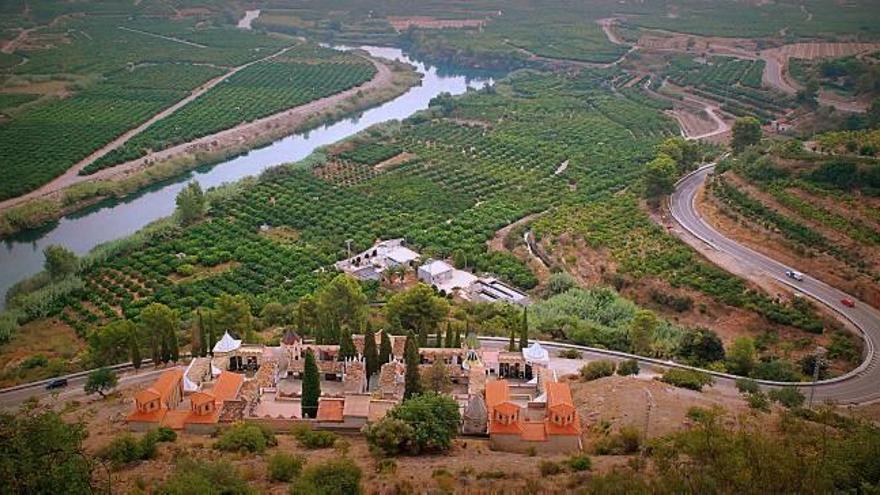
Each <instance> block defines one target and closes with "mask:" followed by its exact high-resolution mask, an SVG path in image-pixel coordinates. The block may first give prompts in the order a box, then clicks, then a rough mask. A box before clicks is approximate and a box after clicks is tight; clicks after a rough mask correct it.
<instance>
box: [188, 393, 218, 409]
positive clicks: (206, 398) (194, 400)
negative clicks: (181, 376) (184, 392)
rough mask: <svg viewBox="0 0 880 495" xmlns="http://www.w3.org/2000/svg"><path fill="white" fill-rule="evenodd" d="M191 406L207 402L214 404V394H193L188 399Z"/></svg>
mask: <svg viewBox="0 0 880 495" xmlns="http://www.w3.org/2000/svg"><path fill="white" fill-rule="evenodd" d="M189 401H190V403H191V404H193V405H196V406H200V405H202V404H206V403H208V402H214V394H211V393H209V392H195V393H193V394H192V395H191V396H190V397H189Z"/></svg>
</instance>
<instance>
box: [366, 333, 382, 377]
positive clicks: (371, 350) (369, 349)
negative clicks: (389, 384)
mask: <svg viewBox="0 0 880 495" xmlns="http://www.w3.org/2000/svg"><path fill="white" fill-rule="evenodd" d="M364 362H365V364H366V368H367V377H368V378H369V377H371V376H373V375H374V374H375V373H377V372H378V371H379V352H378V351H377V350H376V334H375V333H373V326H372V325H370V323H369V322H367V327H366V328H365V329H364Z"/></svg>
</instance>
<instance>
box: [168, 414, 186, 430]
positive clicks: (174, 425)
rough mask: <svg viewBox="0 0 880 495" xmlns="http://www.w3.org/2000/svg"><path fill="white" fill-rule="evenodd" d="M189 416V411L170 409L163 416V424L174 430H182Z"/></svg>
mask: <svg viewBox="0 0 880 495" xmlns="http://www.w3.org/2000/svg"><path fill="white" fill-rule="evenodd" d="M188 416H189V411H168V414H166V415H165V417H164V418H162V426H166V427H168V428H171V429H172V430H182V429H183V425H184V423H186V418H187V417H188Z"/></svg>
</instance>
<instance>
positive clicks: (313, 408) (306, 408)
mask: <svg viewBox="0 0 880 495" xmlns="http://www.w3.org/2000/svg"><path fill="white" fill-rule="evenodd" d="M320 397H321V377H320V375H319V372H318V363H317V362H316V361H315V355H314V354H313V353H312V350H311V349H307V350H306V356H305V365H304V368H303V384H302V402H301V407H302V414H303V417H304V418H314V417H316V416H317V415H318V400H319V398H320Z"/></svg>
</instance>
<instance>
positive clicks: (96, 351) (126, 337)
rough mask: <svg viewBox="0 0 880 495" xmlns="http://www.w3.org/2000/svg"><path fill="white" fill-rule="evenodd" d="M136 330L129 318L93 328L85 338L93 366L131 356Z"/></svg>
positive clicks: (121, 360)
mask: <svg viewBox="0 0 880 495" xmlns="http://www.w3.org/2000/svg"><path fill="white" fill-rule="evenodd" d="M136 331H137V328H136V327H135V325H134V323H132V322H131V321H129V320H117V321H114V322H111V323H109V324H107V325H105V326H102V327H97V328H95V329H93V330H92V331H91V332H89V335H88V338H87V339H86V340H87V342H88V345H89V357H90V360H91V362H92V363H94V365H95V366H107V365H111V364H117V363H121V362H124V361H126V360H127V359H128V358H129V357H130V356H131V348H132V339H136V338H137V336H136V335H135V333H136Z"/></svg>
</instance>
